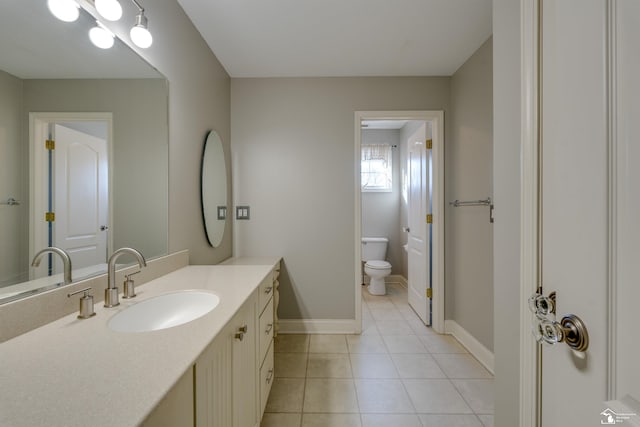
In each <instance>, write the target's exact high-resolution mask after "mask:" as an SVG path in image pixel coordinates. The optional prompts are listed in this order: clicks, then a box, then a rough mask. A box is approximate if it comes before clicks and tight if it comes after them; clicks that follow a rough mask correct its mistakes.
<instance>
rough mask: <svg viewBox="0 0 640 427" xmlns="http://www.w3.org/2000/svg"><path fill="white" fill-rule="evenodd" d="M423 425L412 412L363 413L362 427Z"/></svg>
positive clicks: (412, 426) (410, 426) (418, 426)
mask: <svg viewBox="0 0 640 427" xmlns="http://www.w3.org/2000/svg"><path fill="white" fill-rule="evenodd" d="M390 426H394V427H422V423H421V422H420V418H418V416H417V415H412V414H362V427H390Z"/></svg>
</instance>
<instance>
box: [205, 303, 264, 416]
mask: <svg viewBox="0 0 640 427" xmlns="http://www.w3.org/2000/svg"><path fill="white" fill-rule="evenodd" d="M257 300H258V298H257V294H256V293H255V292H254V293H253V294H252V296H251V297H249V299H248V300H247V302H245V303H244V304H243V306H242V307H241V308H240V309H239V310H238V311H237V312H236V314H235V315H234V316H233V318H232V319H231V321H230V322H229V323H228V324H227V325H226V326H225V327H224V328H223V330H222V331H221V332H220V333H219V334H218V336H217V337H216V338H215V339H214V340H213V342H212V343H211V344H210V345H209V346H208V347H207V349H206V350H205V351H204V352H203V353H202V354H201V355H200V357H199V358H198V360H197V361H196V365H195V368H194V369H195V390H196V393H195V401H196V426H198V427H232V426H233V427H256V426H257V425H258V424H259V422H260V420H259V418H258V398H259V395H258V394H259V392H260V390H259V387H258V386H257V385H258V375H259V372H258V360H257V347H258V344H257V339H258V335H257V328H258V319H257V316H256V304H257Z"/></svg>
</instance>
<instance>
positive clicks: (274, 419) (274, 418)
mask: <svg viewBox="0 0 640 427" xmlns="http://www.w3.org/2000/svg"><path fill="white" fill-rule="evenodd" d="M301 420H302V414H271V413H266V412H265V414H264V416H263V417H262V422H261V423H260V427H300V422H301Z"/></svg>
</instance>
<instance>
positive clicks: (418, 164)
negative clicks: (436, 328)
mask: <svg viewBox="0 0 640 427" xmlns="http://www.w3.org/2000/svg"><path fill="white" fill-rule="evenodd" d="M426 139H427V135H426V124H425V123H423V124H422V125H420V127H419V128H418V129H417V130H416V131H415V132H414V133H413V134H412V135H411V136H410V137H409V140H408V141H407V143H408V153H409V156H408V163H409V164H408V169H409V200H408V211H409V233H408V237H407V238H408V242H407V245H408V269H409V271H408V276H409V277H408V278H407V282H408V288H409V289H408V291H409V292H408V298H409V305H410V306H411V307H412V308H413V309H414V310H415V312H416V313H417V314H418V316H419V317H420V319H421V320H422V321H423V322H424V323H425V324H426V325H430V324H431V323H430V322H431V319H430V318H431V316H430V300H429V299H428V298H427V288H428V287H429V286H430V283H429V263H430V258H431V257H430V253H429V249H430V248H429V239H430V232H431V230H430V227H429V226H428V225H427V223H426V216H427V214H428V213H429V209H430V194H429V176H430V171H429V166H430V165H429V163H430V161H429V159H430V155H431V150H427V149H426Z"/></svg>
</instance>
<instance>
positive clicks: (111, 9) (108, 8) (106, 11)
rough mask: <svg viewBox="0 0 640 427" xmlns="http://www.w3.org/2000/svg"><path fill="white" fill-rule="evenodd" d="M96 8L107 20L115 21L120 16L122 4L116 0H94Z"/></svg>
mask: <svg viewBox="0 0 640 427" xmlns="http://www.w3.org/2000/svg"><path fill="white" fill-rule="evenodd" d="M95 5H96V10H97V11H98V13H99V14H100V16H102V17H103V18H104V19H106V20H107V21H117V20H118V19H120V18H121V17H122V6H120V3H118V0H96V2H95Z"/></svg>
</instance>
